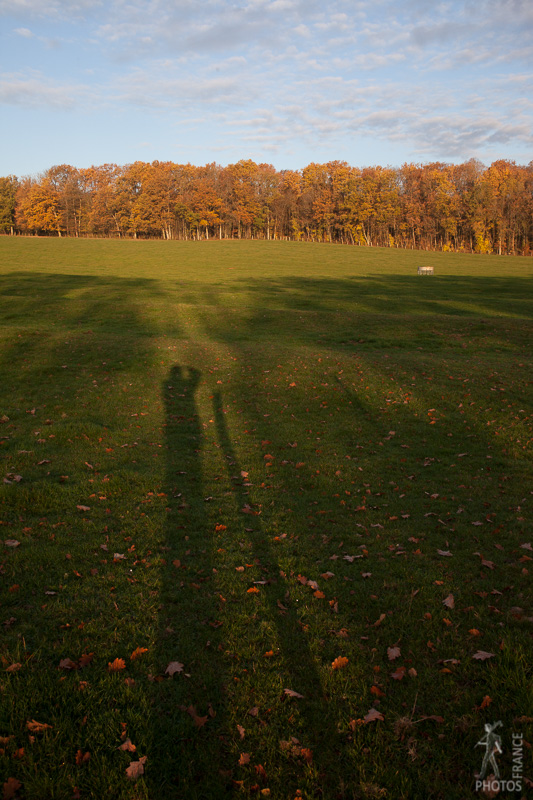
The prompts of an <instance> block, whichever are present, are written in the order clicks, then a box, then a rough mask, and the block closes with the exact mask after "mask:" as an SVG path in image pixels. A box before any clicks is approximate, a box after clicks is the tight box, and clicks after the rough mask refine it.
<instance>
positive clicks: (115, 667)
mask: <svg viewBox="0 0 533 800" xmlns="http://www.w3.org/2000/svg"><path fill="white" fill-rule="evenodd" d="M121 669H126V662H125V661H124V659H123V658H115V660H114V661H110V662H109V663H108V665H107V671H108V672H120V670H121Z"/></svg>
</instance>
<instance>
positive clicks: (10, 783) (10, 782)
mask: <svg viewBox="0 0 533 800" xmlns="http://www.w3.org/2000/svg"><path fill="white" fill-rule="evenodd" d="M21 786H22V784H21V782H20V781H18V780H17V779H16V778H8V779H7V781H6V782H5V783H4V786H3V790H4V793H3V795H2V797H3V800H13V798H14V797H15V795H16V793H17V792H18V790H19V789H20V787H21Z"/></svg>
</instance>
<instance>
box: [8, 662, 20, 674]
mask: <svg viewBox="0 0 533 800" xmlns="http://www.w3.org/2000/svg"><path fill="white" fill-rule="evenodd" d="M21 667H22V664H19V663H18V662H17V663H16V664H11V666H10V667H8V668H7V669H6V672H18V670H19V669H20V668H21Z"/></svg>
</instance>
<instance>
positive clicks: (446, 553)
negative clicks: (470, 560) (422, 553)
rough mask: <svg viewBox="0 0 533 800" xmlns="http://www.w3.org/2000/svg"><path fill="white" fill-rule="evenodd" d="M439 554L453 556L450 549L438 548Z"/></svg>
mask: <svg viewBox="0 0 533 800" xmlns="http://www.w3.org/2000/svg"><path fill="white" fill-rule="evenodd" d="M437 553H438V554H439V556H447V557H448V558H451V557H452V553H450V551H449V550H437Z"/></svg>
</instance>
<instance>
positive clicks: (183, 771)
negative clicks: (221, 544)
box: [147, 365, 228, 798]
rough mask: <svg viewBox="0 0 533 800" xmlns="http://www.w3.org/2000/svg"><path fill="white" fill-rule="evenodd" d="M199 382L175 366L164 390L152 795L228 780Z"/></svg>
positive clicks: (197, 793)
mask: <svg viewBox="0 0 533 800" xmlns="http://www.w3.org/2000/svg"><path fill="white" fill-rule="evenodd" d="M200 380H201V372H200V371H199V370H198V369H197V368H196V367H192V366H189V367H187V366H178V365H176V366H173V367H172V368H171V370H170V372H169V374H168V377H167V379H166V380H165V383H164V385H163V387H162V393H163V397H164V405H165V423H164V425H165V428H164V443H165V444H164V446H165V449H166V480H165V494H166V496H167V497H166V501H165V502H166V503H167V509H166V514H167V516H166V530H165V545H164V551H165V559H164V560H165V562H166V563H165V564H164V565H163V566H162V568H161V579H160V592H159V599H160V606H159V608H160V612H159V633H158V642H157V663H158V664H159V665H160V678H159V681H158V683H157V685H156V687H155V692H156V700H155V705H154V709H153V718H152V725H153V731H152V742H151V748H150V752H151V757H150V759H151V763H152V766H153V769H152V770H151V773H150V772H149V773H148V775H147V783H148V787H149V789H150V790H151V791H152V792H153V795H152V796H154V797H165V796H166V797H176V798H177V797H187V798H204V797H205V798H207V797H213V798H214V797H219V796H221V795H223V794H224V792H225V788H226V783H227V781H228V776H227V775H225V774H224V772H223V769H222V768H223V766H224V763H225V744H224V736H223V730H224V720H225V710H224V708H225V706H224V703H225V700H224V686H223V684H224V665H223V661H222V655H221V651H223V647H222V644H221V627H222V622H221V620H220V616H221V599H220V596H219V594H218V593H217V591H216V586H215V575H216V568H214V563H213V558H212V547H211V545H212V542H211V535H210V532H209V518H208V515H207V513H206V507H207V506H206V498H205V497H204V494H205V488H204V482H203V475H202V450H203V444H204V442H203V428H202V423H201V421H200V415H199V411H198V408H197V403H196V392H197V389H198V385H199V382H200ZM169 665H174V667H173V666H169ZM173 669H176V672H175V673H174V674H172V673H173ZM162 676H164V679H163V678H162ZM169 743H172V747H170V748H169Z"/></svg>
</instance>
